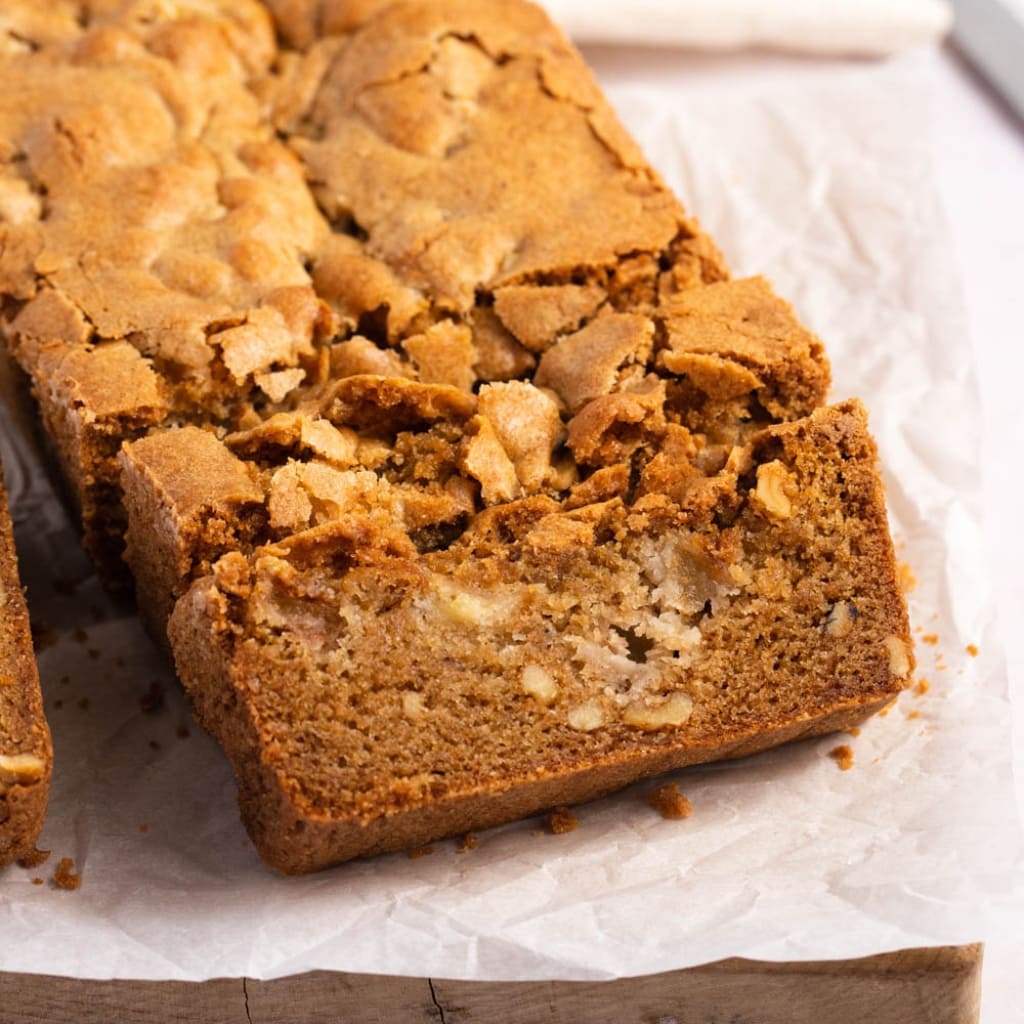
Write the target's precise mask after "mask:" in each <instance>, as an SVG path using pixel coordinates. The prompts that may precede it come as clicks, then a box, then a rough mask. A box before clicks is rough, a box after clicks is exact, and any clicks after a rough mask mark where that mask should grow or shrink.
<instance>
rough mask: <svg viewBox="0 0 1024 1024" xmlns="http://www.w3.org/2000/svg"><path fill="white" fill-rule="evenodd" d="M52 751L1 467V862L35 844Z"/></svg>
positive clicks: (4, 863)
mask: <svg viewBox="0 0 1024 1024" xmlns="http://www.w3.org/2000/svg"><path fill="white" fill-rule="evenodd" d="M52 762H53V751H52V748H51V746H50V731H49V728H48V727H47V725H46V719H45V718H44V717H43V702H42V697H41V695H40V692H39V673H38V670H37V669H36V662H35V656H34V654H33V653H32V637H31V634H30V632H29V620H28V609H27V608H26V607H25V597H24V594H23V593H22V591H21V582H20V580H19V577H18V564H17V559H16V556H15V552H14V537H13V535H12V532H11V517H10V513H9V512H8V509H7V494H6V491H5V490H4V483H3V473H2V472H0V867H3V866H4V865H6V864H10V863H11V862H12V861H15V860H17V859H19V858H21V857H27V856H28V855H29V854H30V853H31V852H32V850H33V849H34V848H35V843H36V839H37V838H38V836H39V832H40V830H41V829H42V827H43V816H44V815H45V813H46V801H47V797H48V795H49V790H50V772H51V766H52Z"/></svg>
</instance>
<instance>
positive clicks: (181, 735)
mask: <svg viewBox="0 0 1024 1024" xmlns="http://www.w3.org/2000/svg"><path fill="white" fill-rule="evenodd" d="M174 735H175V736H177V737H178V739H179V740H187V739H188V738H189V736H190V735H191V733H190V732H189V731H188V726H187V725H179V726H178V728H177V729H175V730H174Z"/></svg>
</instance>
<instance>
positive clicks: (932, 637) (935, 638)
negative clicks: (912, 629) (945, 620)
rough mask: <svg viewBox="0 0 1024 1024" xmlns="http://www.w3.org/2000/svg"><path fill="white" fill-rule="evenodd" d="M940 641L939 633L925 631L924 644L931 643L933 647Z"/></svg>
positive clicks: (922, 638) (922, 639) (922, 641)
mask: <svg viewBox="0 0 1024 1024" xmlns="http://www.w3.org/2000/svg"><path fill="white" fill-rule="evenodd" d="M938 642H939V634H938V633H925V635H924V636H923V637H921V643H923V644H931V645H932V647H934V646H935V645H936V644H937V643H938Z"/></svg>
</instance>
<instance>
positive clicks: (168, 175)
mask: <svg viewBox="0 0 1024 1024" xmlns="http://www.w3.org/2000/svg"><path fill="white" fill-rule="evenodd" d="M267 6H268V8H269V10H267V9H264V7H262V6H261V5H259V4H257V3H255V2H252V0H242V2H232V3H228V2H227V0H181V2H178V3H175V4H173V5H166V6H161V7H159V8H155V7H153V5H151V4H148V3H145V2H143V0H90V2H88V3H85V2H82V3H75V2H70V0H69V2H67V3H64V4H58V5H55V6H54V7H53V15H52V17H50V18H45V17H42V16H41V15H40V14H39V11H38V8H36V7H35V6H34V5H28V4H24V5H23V4H12V5H10V6H9V9H8V10H7V11H6V12H5V14H4V15H3V16H2V17H3V18H6V19H7V22H8V23H9V24H7V23H0V24H4V25H6V27H7V38H8V40H9V41H11V42H10V45H9V47H8V48H9V50H11V51H13V52H10V53H8V54H7V55H6V56H4V57H3V58H2V59H0V127H2V129H3V132H2V137H3V138H4V139H6V140H8V141H7V143H6V148H5V149H4V150H3V151H2V152H0V217H2V220H0V242H2V247H0V294H2V296H3V306H2V327H3V333H4V337H5V339H6V341H7V344H8V345H9V347H10V349H11V351H12V353H13V354H14V356H15V358H16V359H17V360H18V362H19V363H20V365H21V366H22V368H23V369H24V370H25V372H26V373H27V374H28V376H29V378H30V379H31V383H32V389H33V392H34V394H35V396H36V398H37V400H38V403H39V407H40V411H41V415H42V418H43V421H44V423H45V425H46V428H47V432H48V435H49V437H50V440H51V441H52V443H53V446H54V449H55V451H56V453H57V455H58V457H59V460H60V462H61V464H62V466H63V469H64V472H65V475H66V477H67V478H68V480H69V482H70V484H71V490H72V493H73V494H74V496H75V498H76V500H77V502H78V505H79V507H80V509H81V512H82V520H83V528H84V533H85V540H86V543H87V545H88V546H89V548H90V550H91V552H92V553H93V555H94V557H95V558H96V559H97V562H98V565H99V566H100V568H101V571H102V572H103V573H104V575H105V578H106V579H107V581H108V582H109V583H111V584H112V585H125V583H126V582H127V580H128V578H129V576H128V573H127V572H126V570H125V564H126V563H127V565H128V566H130V569H131V577H132V578H133V580H134V586H135V588H136V593H137V596H138V600H139V606H140V611H141V613H142V615H143V617H144V618H145V620H146V622H147V623H148V625H149V628H150V629H151V631H152V632H153V634H154V636H155V637H156V638H157V639H158V640H160V641H161V642H164V643H166V644H168V645H169V647H170V649H171V651H172V653H173V656H174V658H175V663H176V665H177V668H178V671H179V674H180V676H181V678H182V681H183V682H184V684H185V686H186V688H187V690H188V692H189V694H190V696H191V698H192V701H193V704H194V706H195V709H196V712H197V715H198V717H199V719H200V720H201V721H202V722H203V724H204V725H205V726H206V727H207V728H208V729H209V730H210V731H211V732H212V733H213V734H214V735H215V736H216V737H217V738H218V739H219V740H220V741H221V742H222V743H223V745H224V747H225V749H226V751H227V753H228V755H229V757H230V758H231V760H232V763H233V765H234V768H235V771H236V774H237V776H238V779H239V788H240V803H241V807H242V813H243V818H244V820H245V822H246V825H247V827H248V828H249V830H250V833H251V834H252V836H253V839H254V841H255V843H256V845H257V848H258V849H259V852H260V853H261V855H262V856H263V857H264V858H265V859H266V860H267V861H268V862H269V863H271V864H273V865H274V866H276V867H278V868H279V869H281V870H282V871H285V872H301V871H309V870H314V869H316V868H320V867H324V866H327V865H329V864H333V863H337V862H339V861H342V860H345V859H347V858H350V857H353V856H360V855H368V854H372V853H377V852H381V851H384V850H394V849H400V848H403V847H410V846H419V845H422V844H424V843H427V842H430V841H432V840H434V839H437V838H439V837H441V836H444V835H454V834H461V833H465V832H467V831H470V830H473V829H479V828H482V827H486V826H489V825H493V824H496V823H498V822H501V821H507V820H510V819H512V818H514V817H517V816H521V815H525V814H530V813H533V812H536V811H540V810H544V809H547V808H550V807H554V806H560V805H564V804H566V803H570V802H575V801H579V800H583V799H588V798H590V797H593V796H596V795H598V794H601V793H605V792H608V791H610V790H612V789H615V788H617V787H620V786H622V785H625V784H627V783H628V782H630V781H633V780H634V779H637V778H639V777H641V776H644V775H650V774H654V773H657V772H659V771H664V770H666V769H668V768H672V767H678V766H682V765H685V764H692V763H696V762H700V761H708V760H714V759H718V758H724V757H735V756H741V755H743V754H746V753H750V752H753V751H755V750H759V749H763V748H765V747H767V746H771V745H773V744H776V743H780V742H783V741H786V740H789V739H794V738H797V737H799V736H804V735H811V734H815V733H820V732H824V731H828V730H831V729H838V728H843V727H846V726H849V725H852V724H854V723H855V722H856V721H859V720H860V719H862V718H863V717H865V716H866V715H868V714H870V713H871V712H873V711H875V710H877V709H878V708H879V707H881V706H883V705H884V704H885V703H887V702H889V701H890V700H891V699H892V698H893V697H894V696H895V694H896V693H898V692H899V690H900V689H901V688H902V687H903V686H904V685H905V683H906V681H907V679H908V677H909V672H910V670H911V654H910V642H909V635H908V629H907V622H906V614H905V610H904V607H903V604H902V601H901V598H900V596H899V592H898V589H897V587H896V576H895V568H894V563H893V557H892V547H891V542H890V540H889V535H888V529H887V525H886V519H885V509H884V499H883V495H882V490H881V484H880V481H879V476H878V471H877V466H876V452H875V449H874V445H873V442H872V441H871V439H870V437H869V435H868V433H867V428H866V421H865V414H864V412H863V409H862V408H861V407H860V405H859V404H857V403H847V404H844V405H841V406H836V407H832V408H827V407H824V406H823V403H824V401H825V397H826V393H827V389H828V385H829V369H828V363H827V360H826V357H825V354H824V350H823V347H822V345H821V343H820V341H819V340H818V339H817V338H816V337H814V335H813V334H811V333H810V332H809V331H807V330H806V329H805V328H804V327H803V326H801V324H800V323H799V322H798V320H797V319H796V317H795V315H794V312H793V310H792V309H791V308H790V307H789V305H788V304H787V303H786V302H785V301H784V300H782V299H780V298H779V297H778V296H777V295H775V294H774V292H773V290H772V288H771V287H770V285H769V284H768V283H767V282H766V281H765V280H764V279H763V278H760V277H751V278H745V279H739V280H735V279H732V278H731V276H730V274H729V271H728V269H727V267H726V265H725V262H724V260H723V259H722V257H721V255H720V254H719V252H718V251H717V249H716V248H715V246H714V244H713V242H712V241H711V240H710V239H709V238H708V236H707V235H706V234H704V233H703V231H702V230H701V229H700V227H699V225H698V224H697V223H696V221H695V220H694V219H693V218H692V217H690V215H689V214H688V213H687V212H686V211H685V210H684V209H683V207H682V206H681V204H680V203H679V201H678V200H677V199H676V198H675V197H674V196H673V195H672V193H671V191H670V190H669V189H668V188H667V187H666V186H665V184H664V182H663V181H662V180H661V178H660V177H659V176H658V174H657V173H656V172H655V171H654V170H653V169H652V168H651V167H650V165H649V164H648V163H647V161H646V160H645V158H644V157H643V155H642V154H641V153H640V151H639V150H638V148H637V146H636V144H635V143H634V142H633V141H632V140H631V139H630V137H629V136H628V134H627V133H626V132H625V131H624V129H623V128H622V126H621V125H620V124H619V122H618V120H617V118H616V117H615V115H614V113H613V112H612V110H611V108H610V107H609V105H608V104H607V102H606V100H605V99H604V98H603V96H602V95H601V93H600V91H599V89H598V88H597V86H596V84H595V83H594V81H593V78H592V76H591V74H590V72H589V70H588V69H587V68H586V66H585V64H584V63H583V61H582V59H581V58H580V56H579V54H578V53H577V52H576V51H575V50H574V49H573V48H572V46H571V45H570V44H569V43H568V42H567V41H566V39H565V38H564V37H563V36H562V34H561V33H560V32H559V31H558V30H557V29H556V28H555V27H554V26H553V25H552V24H551V22H550V21H549V20H548V18H547V17H546V16H545V15H544V14H543V12H542V11H541V10H540V9H539V8H537V7H534V6H532V5H531V4H528V3H523V2H519V0H506V2H499V0H474V2H469V0H431V2H399V3H392V2H379V0H358V2H357V0H323V2H319V0H318V2H312V0H274V2H271V3H269V4H268V5H267ZM275 31H276V37H275ZM15 44H17V45H15ZM122 556H123V558H124V561H122Z"/></svg>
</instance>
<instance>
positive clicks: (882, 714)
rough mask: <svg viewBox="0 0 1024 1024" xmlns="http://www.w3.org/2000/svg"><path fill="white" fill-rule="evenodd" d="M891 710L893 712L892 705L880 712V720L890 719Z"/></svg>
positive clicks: (886, 706) (887, 705)
mask: <svg viewBox="0 0 1024 1024" xmlns="http://www.w3.org/2000/svg"><path fill="white" fill-rule="evenodd" d="M891 710H892V705H891V704H886V705H885V707H884V708H882V710H881V711H879V712H878V717H879V718H888V717H889V712H890V711H891Z"/></svg>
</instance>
